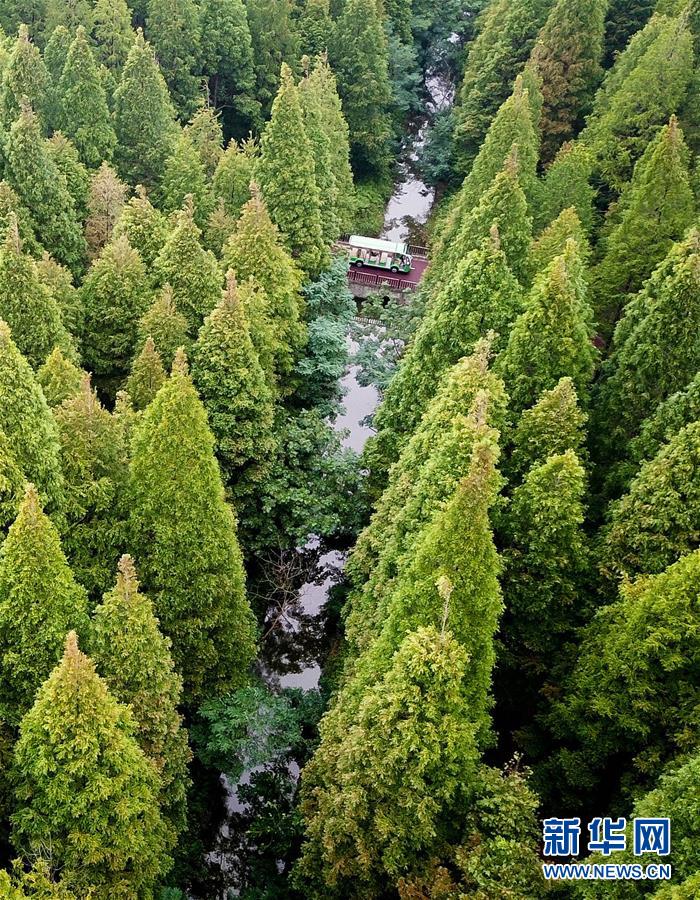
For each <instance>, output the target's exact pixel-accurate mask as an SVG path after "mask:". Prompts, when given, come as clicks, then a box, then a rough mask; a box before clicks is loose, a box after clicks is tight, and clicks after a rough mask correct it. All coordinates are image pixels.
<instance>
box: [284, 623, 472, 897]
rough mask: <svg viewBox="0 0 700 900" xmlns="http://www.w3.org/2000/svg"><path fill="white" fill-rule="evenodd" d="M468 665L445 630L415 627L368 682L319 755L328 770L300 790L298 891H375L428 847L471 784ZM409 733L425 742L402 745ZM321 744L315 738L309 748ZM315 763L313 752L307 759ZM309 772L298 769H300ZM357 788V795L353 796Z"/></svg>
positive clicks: (318, 893)
mask: <svg viewBox="0 0 700 900" xmlns="http://www.w3.org/2000/svg"><path fill="white" fill-rule="evenodd" d="M467 665H468V663H467V654H466V652H465V650H464V648H463V647H461V646H460V645H459V642H458V641H457V640H455V638H454V637H453V635H452V634H450V632H449V631H447V632H445V631H443V632H442V633H440V631H438V630H437V629H436V628H434V627H429V628H420V629H418V630H416V631H414V632H412V633H410V634H408V635H407V636H406V638H405V639H404V641H403V642H402V643H401V646H400V647H399V649H398V651H397V653H396V656H395V657H394V659H393V660H392V661H391V665H390V667H389V668H388V671H387V672H386V673H385V674H384V675H383V677H382V678H381V680H379V681H378V682H377V683H376V684H375V685H372V686H371V687H370V688H369V690H368V691H367V694H366V696H365V699H364V702H363V704H362V708H361V710H360V711H359V714H358V717H357V720H356V721H355V722H354V723H353V724H352V726H351V727H350V728H349V730H348V732H347V733H346V734H345V735H344V739H343V741H342V745H341V746H340V747H339V748H338V751H337V756H335V757H334V759H333V760H332V762H330V761H329V763H327V765H328V767H329V768H330V767H331V765H332V774H331V773H329V776H330V777H328V779H327V780H326V781H325V783H324V784H323V785H322V786H321V787H318V788H316V789H313V788H312V789H308V790H305V791H304V800H303V805H302V811H303V814H304V817H305V819H306V844H305V847H304V850H303V855H302V859H301V861H300V863H299V870H298V877H299V879H300V881H299V883H303V884H304V886H305V892H308V893H307V896H310V897H314V898H320V897H328V896H329V895H330V894H333V895H340V894H342V893H344V892H346V891H348V890H349V891H350V892H351V893H355V894H356V895H357V896H360V895H361V896H364V897H374V896H378V894H379V892H380V891H381V890H383V889H386V886H387V884H391V883H393V882H394V881H396V880H397V879H398V877H399V876H400V875H404V874H406V873H407V872H411V871H412V870H413V869H414V868H415V867H417V865H418V864H419V860H421V859H422V858H423V856H424V855H430V853H431V851H434V849H435V848H436V847H437V845H438V843H439V841H440V839H441V836H442V835H443V834H444V833H445V829H446V824H447V822H448V821H449V817H450V815H451V814H452V813H453V812H454V811H456V808H457V807H458V806H459V799H458V798H459V797H460V796H461V795H462V794H463V792H469V791H470V789H471V786H472V783H473V779H474V776H475V768H476V763H477V758H478V757H477V751H476V748H475V747H474V734H473V725H472V724H471V723H470V722H469V718H468V700H467V698H466V697H465V690H464V679H465V674H466V669H467ZM416 741H417V742H418V743H420V745H421V747H422V748H423V749H424V752H422V753H420V754H415V753H413V752H412V751H411V749H410V748H411V747H412V746H413V745H414V744H415V742H416ZM426 741H427V745H426ZM360 748H363V755H364V760H363V762H362V763H361V764H360V762H359V758H358V756H357V751H358V750H359V749H360ZM322 752H323V744H322V745H321V749H320V750H319V751H317V757H318V756H319V755H320V754H321V753H322ZM321 767H323V761H322V760H318V759H315V760H314V761H312V762H311V763H310V765H309V767H308V768H309V769H311V770H314V769H320V768H321ZM380 771H381V772H382V773H384V774H383V775H382V776H381V777H380V776H379V772H380ZM438 773H439V774H438ZM316 774H317V773H316V771H313V772H309V774H308V775H307V771H305V773H304V777H305V779H306V778H307V777H308V778H309V779H313V777H314V776H315V775H316ZM436 779H437V780H436ZM310 783H311V784H313V781H310ZM436 785H439V786H438V787H437V788H436ZM305 787H306V785H305ZM358 796H362V797H363V800H364V802H362V803H357V802H356V798H357V797H358ZM351 886H352V887H351Z"/></svg>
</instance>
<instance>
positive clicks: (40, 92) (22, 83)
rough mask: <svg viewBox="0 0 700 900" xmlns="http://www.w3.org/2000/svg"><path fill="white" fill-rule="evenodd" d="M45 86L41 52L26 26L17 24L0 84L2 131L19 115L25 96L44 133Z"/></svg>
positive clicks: (46, 81)
mask: <svg viewBox="0 0 700 900" xmlns="http://www.w3.org/2000/svg"><path fill="white" fill-rule="evenodd" d="M49 86H50V80H49V73H48V71H47V69H46V65H45V64H44V61H43V59H42V58H41V53H40V52H39V50H38V48H37V47H36V46H35V45H34V44H33V43H32V42H31V41H30V39H29V31H28V29H27V26H26V25H20V26H19V32H18V34H17V40H16V41H15V43H14V46H13V47H12V51H11V52H10V55H9V57H8V59H7V63H6V65H5V67H4V71H3V73H2V82H1V83H0V123H2V126H3V128H4V130H5V132H9V130H10V128H11V126H12V123H13V122H14V121H15V119H17V117H18V116H19V114H20V112H21V108H22V103H23V102H25V98H26V103H28V104H29V105H31V106H33V107H34V109H35V110H36V113H37V115H38V116H39V119H40V120H41V126H40V130H41V131H42V132H44V133H45V132H46V129H47V125H48V123H47V122H46V115H47V113H48V111H49V110H48V107H47V101H48V98H49V95H50V90H49Z"/></svg>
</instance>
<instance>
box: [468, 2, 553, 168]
mask: <svg viewBox="0 0 700 900" xmlns="http://www.w3.org/2000/svg"><path fill="white" fill-rule="evenodd" d="M552 5H553V0H516V2H514V3H512V2H510V0H493V2H491V3H490V4H489V5H488V6H487V7H486V9H485V11H484V12H483V13H482V17H481V19H480V20H479V23H478V34H477V37H476V38H475V40H474V42H473V43H472V45H471V46H470V48H469V54H468V56H467V62H466V65H465V68H464V77H463V79H462V84H461V85H460V88H459V92H458V99H457V109H456V129H455V140H456V141H457V146H458V150H459V156H460V169H461V171H463V172H465V173H466V172H468V171H469V169H470V166H471V163H472V162H473V161H474V159H475V158H476V156H477V154H478V152H479V150H480V148H481V145H482V144H483V141H484V137H485V136H486V133H487V131H488V130H489V126H490V125H491V122H492V120H493V119H494V117H495V115H496V112H497V110H498V108H499V106H500V105H501V104H502V103H504V102H505V100H506V99H507V98H508V94H509V92H510V90H511V88H512V84H513V78H514V77H515V76H517V75H518V74H519V72H520V71H521V70H522V68H523V66H524V64H525V62H526V61H527V58H528V56H529V54H530V51H531V50H532V47H533V46H534V43H535V38H536V37H537V33H538V30H539V28H540V27H541V26H542V25H543V24H544V22H545V19H546V18H547V15H548V13H549V10H550V8H551V7H552ZM535 124H537V123H535ZM511 143H512V141H511Z"/></svg>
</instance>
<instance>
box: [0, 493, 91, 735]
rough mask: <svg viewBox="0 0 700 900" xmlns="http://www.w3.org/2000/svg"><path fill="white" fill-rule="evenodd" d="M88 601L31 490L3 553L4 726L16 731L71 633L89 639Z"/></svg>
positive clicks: (0, 660)
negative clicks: (73, 632) (75, 630)
mask: <svg viewBox="0 0 700 900" xmlns="http://www.w3.org/2000/svg"><path fill="white" fill-rule="evenodd" d="M87 626H88V611H87V596H86V594H85V590H84V589H83V588H82V587H81V586H80V585H79V584H77V582H76V580H75V578H74V577H73V573H72V572H71V570H70V568H69V566H68V562H67V560H66V557H65V556H64V554H63V550H62V549H61V542H60V539H59V536H58V531H57V530H56V526H55V525H54V524H53V523H52V522H51V520H50V519H49V518H48V516H46V515H45V514H44V512H43V511H42V508H41V503H40V501H39V495H38V494H37V491H36V488H35V487H34V485H32V484H30V485H28V486H27V490H26V493H25V496H24V499H23V501H22V503H21V505H20V507H19V511H18V513H17V518H16V519H15V522H14V524H13V525H12V526H11V528H10V530H9V532H8V534H7V537H6V539H5V541H4V543H3V545H2V551H0V647H1V650H0V667H1V669H2V692H1V698H0V708H1V710H2V718H3V721H5V722H7V723H8V724H10V725H11V726H12V727H15V728H16V727H17V726H18V725H19V723H20V720H21V719H22V717H23V716H24V715H25V713H27V712H28V711H29V710H30V709H31V707H32V704H33V703H34V695H35V694H36V692H37V690H38V689H39V687H41V685H42V683H43V682H44V681H45V680H46V679H47V678H48V677H49V675H50V674H51V671H52V670H53V668H54V667H55V665H56V663H57V662H58V660H59V659H60V658H61V650H62V647H63V642H64V640H65V636H66V632H67V631H69V630H70V629H77V630H79V631H80V633H81V634H85V631H86V629H87Z"/></svg>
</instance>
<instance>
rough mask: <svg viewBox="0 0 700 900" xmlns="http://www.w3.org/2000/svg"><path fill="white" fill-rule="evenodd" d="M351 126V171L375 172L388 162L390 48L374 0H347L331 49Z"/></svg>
mask: <svg viewBox="0 0 700 900" xmlns="http://www.w3.org/2000/svg"><path fill="white" fill-rule="evenodd" d="M328 57H329V62H330V66H331V68H332V70H333V72H334V73H335V76H336V78H337V79H338V93H339V94H340V98H341V100H342V102H343V112H344V113H345V118H346V119H347V123H348V127H349V129H350V151H351V154H352V164H353V171H355V172H356V173H357V174H373V173H374V174H376V173H381V172H382V171H384V169H385V167H386V164H387V142H388V140H389V138H390V136H391V119H390V115H389V104H390V102H391V88H390V84H389V48H388V44H387V38H386V35H385V33H384V27H383V23H382V16H381V13H380V12H379V7H378V5H377V3H376V0H349V2H348V3H346V4H345V6H344V8H343V12H342V14H341V15H340V17H339V18H338V19H337V20H336V23H335V28H334V29H333V32H332V34H331V40H330V42H329V47H328Z"/></svg>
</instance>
